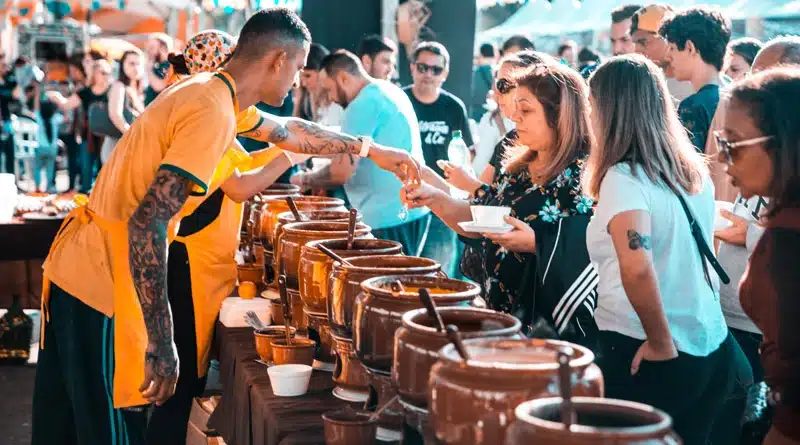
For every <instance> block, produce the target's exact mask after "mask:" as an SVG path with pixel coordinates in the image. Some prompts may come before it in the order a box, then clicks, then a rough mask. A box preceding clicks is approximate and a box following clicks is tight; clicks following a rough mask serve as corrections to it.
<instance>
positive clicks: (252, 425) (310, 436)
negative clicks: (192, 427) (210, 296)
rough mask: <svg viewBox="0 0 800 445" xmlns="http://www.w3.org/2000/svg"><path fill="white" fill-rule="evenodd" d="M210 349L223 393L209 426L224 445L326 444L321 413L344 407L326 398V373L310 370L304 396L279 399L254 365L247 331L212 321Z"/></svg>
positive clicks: (328, 392)
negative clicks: (214, 353)
mask: <svg viewBox="0 0 800 445" xmlns="http://www.w3.org/2000/svg"><path fill="white" fill-rule="evenodd" d="M215 348H217V351H218V354H219V360H220V379H221V383H222V387H223V389H222V398H221V400H220V403H219V404H218V405H217V409H216V410H215V411H214V413H213V414H212V415H211V418H210V419H209V426H210V427H211V428H213V429H215V430H216V431H217V432H218V433H219V434H220V435H221V436H222V438H223V439H225V442H226V443H227V444H228V445H312V444H324V443H325V440H324V436H323V422H322V414H323V413H325V412H328V411H333V410H336V409H340V408H343V407H345V406H346V405H347V402H344V401H341V400H339V399H337V398H335V397H334V396H333V395H332V394H331V389H333V386H334V385H333V381H332V380H331V373H329V372H322V371H314V373H313V374H312V375H311V383H310V385H309V390H308V393H307V394H305V395H303V396H300V397H278V396H276V395H274V394H273V393H272V387H271V386H270V383H269V376H268V375H267V367H266V366H264V365H262V364H261V363H258V362H256V361H255V360H256V359H257V358H258V355H257V354H256V350H255V343H254V341H253V330H252V329H250V328H226V327H224V326H222V324H220V323H217V331H216V335H215ZM353 407H354V408H358V405H357V404H356V405H353Z"/></svg>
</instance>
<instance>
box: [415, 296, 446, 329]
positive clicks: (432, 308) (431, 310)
mask: <svg viewBox="0 0 800 445" xmlns="http://www.w3.org/2000/svg"><path fill="white" fill-rule="evenodd" d="M419 301H421V302H422V305H423V306H425V309H427V310H428V316H429V317H431V318H433V319H434V320H436V323H437V329H439V332H444V331H445V329H446V328H445V326H444V320H442V316H441V314H439V311H437V310H436V303H434V302H433V298H431V294H430V293H429V292H428V289H425V288H424V287H423V288H421V289H420V290H419Z"/></svg>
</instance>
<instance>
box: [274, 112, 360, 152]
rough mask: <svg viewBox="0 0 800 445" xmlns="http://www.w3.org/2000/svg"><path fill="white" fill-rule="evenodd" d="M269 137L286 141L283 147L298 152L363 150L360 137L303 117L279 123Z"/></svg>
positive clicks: (277, 142)
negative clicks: (330, 128)
mask: <svg viewBox="0 0 800 445" xmlns="http://www.w3.org/2000/svg"><path fill="white" fill-rule="evenodd" d="M267 139H268V142H273V143H276V144H281V143H284V146H283V148H286V149H289V150H292V151H296V152H298V153H307V154H316V155H334V154H345V153H349V154H353V155H357V154H358V153H359V152H360V151H361V141H360V140H359V139H357V138H355V137H353V136H349V135H346V134H343V133H337V132H335V131H331V130H328V129H326V128H325V127H323V126H321V125H317V124H315V123H313V122H308V121H304V120H302V119H289V120H287V121H286V122H285V123H280V124H278V125H277V126H276V127H275V128H274V129H273V130H272V132H271V133H270V135H269V137H268V138H267Z"/></svg>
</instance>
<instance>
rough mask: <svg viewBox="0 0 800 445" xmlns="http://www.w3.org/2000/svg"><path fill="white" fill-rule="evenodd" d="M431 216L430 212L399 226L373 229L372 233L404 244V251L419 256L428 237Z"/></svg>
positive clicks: (377, 236)
mask: <svg viewBox="0 0 800 445" xmlns="http://www.w3.org/2000/svg"><path fill="white" fill-rule="evenodd" d="M431 216H432V215H431V214H428V215H425V216H423V217H422V218H417V219H415V220H414V221H411V222H407V223H405V224H400V225H399V226H394V227H388V228H386V229H377V230H373V231H372V234H373V235H375V238H378V239H388V240H391V241H397V242H398V243H400V244H402V245H403V253H404V254H406V255H408V256H419V255H420V253H422V249H423V248H424V247H425V242H426V241H427V238H428V230H429V229H430V225H431Z"/></svg>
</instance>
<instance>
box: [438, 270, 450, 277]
mask: <svg viewBox="0 0 800 445" xmlns="http://www.w3.org/2000/svg"><path fill="white" fill-rule="evenodd" d="M436 278H445V279H446V278H449V277H448V276H447V274H446V273H444V271H443V270H442V269H439V270H437V271H436Z"/></svg>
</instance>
